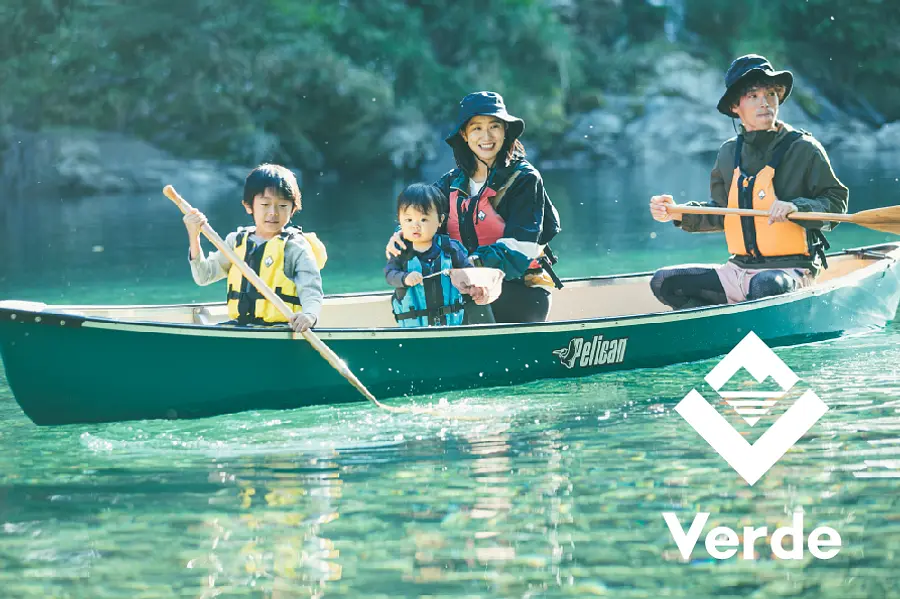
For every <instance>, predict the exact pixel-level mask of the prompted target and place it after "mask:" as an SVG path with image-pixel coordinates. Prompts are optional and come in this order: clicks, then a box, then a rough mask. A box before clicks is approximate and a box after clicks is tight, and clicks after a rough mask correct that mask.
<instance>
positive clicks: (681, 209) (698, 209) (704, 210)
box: [666, 204, 855, 223]
mask: <svg viewBox="0 0 900 599" xmlns="http://www.w3.org/2000/svg"><path fill="white" fill-rule="evenodd" d="M666 209H667V210H668V211H669V212H670V213H676V214H718V215H721V216H727V215H729V214H731V215H734V216H764V217H768V216H769V213H768V212H766V211H765V210H750V209H747V208H713V207H711V206H683V205H680V204H666ZM853 217H854V215H853V214H834V213H831V212H791V213H790V214H788V218H789V219H790V220H825V221H831V222H840V223H852V222H855V221H854V220H853Z"/></svg>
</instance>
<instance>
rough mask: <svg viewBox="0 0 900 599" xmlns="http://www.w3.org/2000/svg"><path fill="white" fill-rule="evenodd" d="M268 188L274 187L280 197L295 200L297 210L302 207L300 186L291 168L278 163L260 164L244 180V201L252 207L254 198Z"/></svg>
mask: <svg viewBox="0 0 900 599" xmlns="http://www.w3.org/2000/svg"><path fill="white" fill-rule="evenodd" d="M267 189H274V190H275V193H276V194H278V195H279V196H280V197H282V198H284V199H285V200H288V201H291V202H293V203H294V206H296V208H297V210H300V209H301V208H302V206H301V203H300V186H299V185H297V177H295V176H294V173H292V172H291V171H290V169H287V168H285V167H283V166H279V165H277V164H260V165H259V166H258V167H256V168H255V169H253V170H252V171H250V174H249V175H247V179H246V180H245V181H244V203H245V204H247V205H248V206H250V207H251V208H252V207H253V199H254V198H255V197H256V196H258V195H260V194H262V193H265V191H266V190H267Z"/></svg>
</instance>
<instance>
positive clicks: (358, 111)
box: [0, 0, 900, 169]
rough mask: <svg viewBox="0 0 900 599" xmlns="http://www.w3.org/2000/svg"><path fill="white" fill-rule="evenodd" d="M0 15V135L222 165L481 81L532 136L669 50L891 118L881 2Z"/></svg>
mask: <svg viewBox="0 0 900 599" xmlns="http://www.w3.org/2000/svg"><path fill="white" fill-rule="evenodd" d="M657 4H658V5H659V6H657ZM676 8H677V9H678V10H677V11H676ZM676 12H678V13H680V14H683V19H682V21H683V23H682V28H681V31H680V32H679V35H678V39H679V42H677V43H672V42H669V41H666V38H665V36H664V23H665V21H666V20H667V19H669V20H671V19H672V16H673V14H675V13H676ZM0 27H2V31H3V32H4V36H2V37H0V81H2V82H3V83H2V89H3V92H2V94H0V127H2V128H4V129H5V130H6V131H9V130H11V129H12V128H17V129H27V130H32V131H37V130H41V129H46V128H59V127H66V128H87V129H95V130H103V131H116V132H122V133H125V134H129V135H134V136H137V137H140V138H142V139H145V140H148V141H150V142H152V143H155V144H158V145H160V146H162V147H164V148H166V149H168V150H170V151H173V152H174V153H176V154H178V155H183V156H191V157H208V158H216V159H222V160H227V161H234V162H241V163H248V162H255V161H259V160H263V159H270V160H278V161H283V162H287V163H291V164H296V165H301V166H302V167H304V168H322V167H329V168H339V169H365V168H373V167H379V166H384V165H386V164H387V154H386V151H385V147H384V143H383V142H384V136H385V133H386V131H388V130H389V129H390V128H391V127H392V126H395V125H403V124H406V123H409V122H422V123H427V124H431V125H438V126H440V125H446V124H448V123H449V122H450V121H451V120H452V118H453V115H454V113H455V110H456V103H457V102H458V100H459V99H460V98H461V97H462V96H463V95H464V94H465V93H467V92H469V91H474V90H478V89H485V88H492V89H495V90H497V91H500V92H501V93H503V94H504V95H506V96H508V97H510V98H511V99H512V102H511V104H512V106H511V108H512V109H513V110H514V111H515V112H516V113H518V114H520V115H521V116H523V117H524V118H525V119H526V120H527V121H528V142H529V144H532V145H537V146H538V147H539V148H542V149H546V148H551V147H552V146H553V144H554V143H555V142H556V141H557V140H558V139H559V137H560V135H561V134H562V133H563V132H564V131H565V130H566V128H567V126H568V125H569V124H570V122H571V119H572V118H573V116H574V115H576V114H577V113H578V112H581V111H585V110H590V109H593V108H596V107H600V106H603V104H604V96H606V95H608V94H611V93H617V94H618V93H628V92H630V91H633V90H635V89H636V88H638V87H639V86H640V85H641V84H642V81H643V80H644V78H645V77H646V76H647V75H648V73H649V72H650V69H651V67H652V63H653V60H654V57H658V56H659V55H660V53H662V52H666V51H671V50H672V49H675V48H678V47H682V48H684V49H687V50H689V51H691V52H692V53H694V54H695V55H697V56H700V57H702V58H704V59H706V60H708V61H710V62H711V63H712V64H715V65H721V66H722V68H723V69H724V67H725V66H726V65H727V64H728V62H729V61H730V60H731V58H733V57H734V56H736V55H738V54H740V53H745V52H749V51H756V52H762V53H765V54H767V55H768V56H769V57H770V58H771V59H772V60H773V61H775V62H776V65H779V66H780V65H782V64H789V65H790V66H791V67H793V68H794V69H796V70H798V71H800V73H801V74H802V75H803V76H804V77H805V78H806V79H807V80H809V81H812V82H814V83H815V84H816V85H817V86H819V87H820V88H821V89H822V90H823V91H824V92H825V93H826V95H827V96H828V97H829V98H830V99H831V100H833V101H834V102H835V103H837V104H838V105H839V106H841V107H843V108H845V109H846V110H848V111H850V112H851V113H852V114H854V115H855V116H859V117H860V118H863V119H866V120H868V121H870V122H872V123H874V124H880V122H881V121H883V120H888V121H890V120H895V119H900V77H898V75H897V71H896V66H897V63H898V58H900V2H896V0H884V1H881V0H857V1H856V2H852V3H850V2H837V1H832V2H826V1H825V0H807V1H801V0H797V1H790V2H787V1H786V2H780V3H773V2H763V1H761V0H748V1H746V2H732V1H730V0H685V1H684V2H677V3H676V2H672V1H669V2H662V1H660V2H654V3H646V2H643V1H641V0H455V1H454V2H447V1H446V0H419V1H413V0H341V1H337V0H254V1H252V2H247V1H245V0H244V1H238V0H135V1H129V2H122V1H118V0H5V1H4V2H3V3H2V4H0Z"/></svg>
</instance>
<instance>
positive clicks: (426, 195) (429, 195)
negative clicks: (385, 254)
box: [384, 183, 470, 327]
mask: <svg viewBox="0 0 900 599" xmlns="http://www.w3.org/2000/svg"><path fill="white" fill-rule="evenodd" d="M443 205H444V197H443V194H442V193H441V192H440V190H438V189H437V188H436V187H433V186H431V185H427V184H425V183H414V184H412V185H410V186H409V187H407V188H406V189H405V190H403V192H402V193H401V194H400V195H399V196H397V218H398V220H399V221H400V234H401V235H402V236H403V239H404V240H405V241H406V244H407V248H406V249H405V250H403V252H401V254H400V255H399V256H395V257H392V258H391V259H390V260H388V263H387V265H386V266H385V267H384V277H385V280H386V281H387V283H388V285H390V286H391V287H394V288H395V291H394V297H393V298H392V299H391V305H392V307H393V310H394V318H395V319H396V320H397V324H399V325H400V326H401V327H427V326H453V325H459V324H462V322H463V297H462V295H461V294H460V292H459V290H458V289H457V288H456V287H455V286H454V285H453V281H452V280H451V278H450V269H453V268H465V267H467V266H470V264H469V261H468V252H466V248H465V247H463V245H462V244H461V243H459V242H458V241H455V240H453V239H450V237H448V236H447V235H438V234H437V231H438V229H439V228H440V227H441V225H442V224H443V223H444V219H445V215H444V214H443Z"/></svg>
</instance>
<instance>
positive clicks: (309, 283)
mask: <svg viewBox="0 0 900 599" xmlns="http://www.w3.org/2000/svg"><path fill="white" fill-rule="evenodd" d="M243 204H244V209H245V210H246V211H247V214H250V215H252V216H253V222H254V224H255V226H253V227H241V228H239V229H238V230H237V231H234V232H232V233H229V234H228V235H227V236H226V237H225V243H226V245H228V246H229V247H230V248H232V249H233V250H234V251H235V253H237V255H238V256H239V257H240V258H241V259H242V260H244V261H245V262H247V264H248V265H249V266H250V267H251V268H252V269H253V270H254V271H255V272H256V273H257V274H258V275H259V276H260V278H261V279H262V280H263V281H264V282H265V283H266V284H267V285H268V286H269V287H270V288H271V289H272V290H274V291H275V293H276V294H278V295H279V296H280V297H281V299H283V300H284V301H285V303H286V304H287V305H288V307H289V308H291V310H292V311H293V312H294V314H293V315H292V316H291V319H290V325H291V328H292V329H293V330H294V331H297V332H303V331H306V330H308V329H309V328H310V327H312V326H314V325H315V324H316V321H317V320H318V318H319V314H320V312H321V310H322V301H323V299H324V295H323V293H322V276H321V274H320V272H319V269H320V268H321V267H322V266H324V264H325V259H326V254H325V246H324V245H322V243H321V242H320V241H319V240H318V238H317V237H315V235H314V234H304V233H303V232H302V231H301V230H300V229H299V228H297V227H291V226H288V223H289V222H290V220H291V217H292V216H293V215H294V213H295V212H297V211H298V210H300V209H301V199H300V189H299V187H298V185H297V179H296V178H295V177H294V174H293V173H292V172H291V171H290V170H288V169H286V168H285V167H283V166H278V165H274V164H263V165H260V166H258V167H256V168H255V169H253V170H252V171H251V172H250V174H249V175H247V179H246V181H245V182H244V197H243ZM206 222H207V220H206V216H204V215H203V213H201V212H200V211H199V210H197V209H196V208H194V209H193V210H191V211H190V212H188V213H187V214H185V216H184V225H185V227H186V228H187V232H188V239H189V240H190V264H191V274H192V275H193V277H194V281H195V282H196V283H197V284H198V285H209V284H210V283H214V282H215V281H218V280H221V279H224V278H226V277H227V278H228V316H229V317H230V318H232V319H233V322H232V324H238V325H249V324H255V325H271V324H277V323H285V322H287V319H286V318H285V317H284V315H282V314H281V312H279V311H278V310H277V309H276V308H275V306H274V305H273V304H272V303H271V302H269V301H268V300H267V299H265V298H264V297H263V296H262V294H260V293H259V292H258V291H257V290H256V288H254V287H253V285H252V284H250V282H249V281H247V279H245V278H244V276H243V275H242V274H241V271H240V269H238V268H232V264H231V262H230V261H229V260H228V257H227V256H225V255H224V254H222V253H221V252H219V251H215V252H213V253H212V254H210V255H209V256H204V255H203V250H202V249H201V247H200V229H201V228H202V227H203V225H205V224H206Z"/></svg>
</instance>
